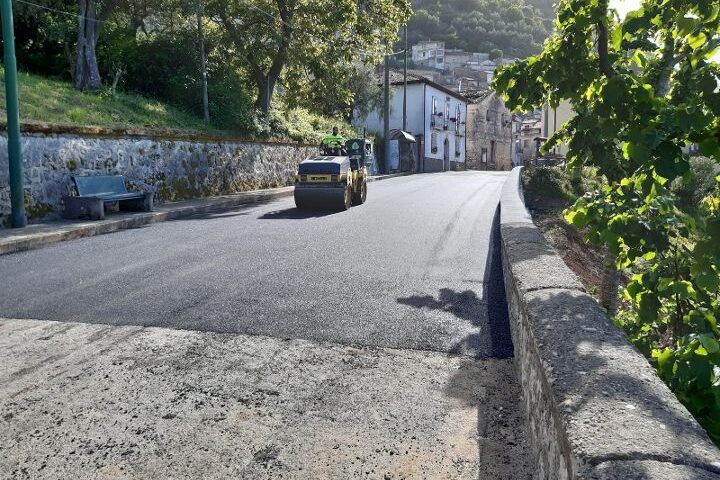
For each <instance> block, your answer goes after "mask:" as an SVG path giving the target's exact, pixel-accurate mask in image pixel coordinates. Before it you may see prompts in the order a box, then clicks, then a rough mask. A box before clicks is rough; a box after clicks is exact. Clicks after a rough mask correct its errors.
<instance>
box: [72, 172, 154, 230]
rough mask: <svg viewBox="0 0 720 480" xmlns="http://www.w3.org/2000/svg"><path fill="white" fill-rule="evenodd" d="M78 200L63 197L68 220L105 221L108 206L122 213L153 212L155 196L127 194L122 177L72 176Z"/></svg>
mask: <svg viewBox="0 0 720 480" xmlns="http://www.w3.org/2000/svg"><path fill="white" fill-rule="evenodd" d="M72 179H73V182H74V183H75V189H76V190H77V196H66V197H63V203H64V204H65V209H64V214H63V216H64V217H65V218H69V219H76V218H89V219H90V220H102V219H104V218H105V206H106V205H107V204H117V205H118V206H119V208H120V210H123V211H134V212H137V211H140V212H151V211H152V209H153V194H152V193H149V192H128V191H127V188H125V177H123V176H122V175H96V176H91V177H81V176H73V177H72Z"/></svg>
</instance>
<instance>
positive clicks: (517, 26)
mask: <svg viewBox="0 0 720 480" xmlns="http://www.w3.org/2000/svg"><path fill="white" fill-rule="evenodd" d="M413 9H414V10H415V14H414V15H413V17H412V18H411V19H410V23H409V26H408V40H409V42H410V43H411V44H415V43H417V42H419V41H423V40H438V41H440V40H442V41H444V42H445V46H446V48H459V49H462V50H466V51H475V52H477V51H479V52H490V51H491V50H494V49H499V50H502V51H503V52H504V53H505V56H506V57H518V58H525V57H527V56H529V55H532V54H535V53H537V52H539V51H540V49H541V47H542V42H543V41H544V40H545V39H546V38H547V37H548V36H549V35H550V33H551V31H552V26H553V23H552V19H551V14H552V8H550V9H545V10H541V9H539V8H536V7H535V6H532V5H530V4H529V3H527V2H526V1H525V0H443V1H440V0H414V1H413Z"/></svg>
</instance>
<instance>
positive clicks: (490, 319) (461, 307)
mask: <svg viewBox="0 0 720 480" xmlns="http://www.w3.org/2000/svg"><path fill="white" fill-rule="evenodd" d="M469 253H470V254H472V252H469ZM397 302H398V303H400V304H403V305H408V306H411V307H415V308H418V309H431V310H439V311H443V312H447V313H450V314H452V315H454V316H455V317H457V318H459V319H461V320H464V321H466V322H469V323H470V324H471V325H472V326H473V327H476V329H477V330H478V332H477V333H474V334H472V335H469V336H467V337H465V338H464V339H462V340H461V341H460V342H457V343H456V344H455V345H453V346H452V347H451V348H450V350H449V352H450V353H451V354H454V355H470V356H474V357H476V358H498V359H504V358H511V357H512V356H513V344H512V335H511V332H510V322H509V320H508V308H507V301H506V299H505V283H504V278H503V269H502V257H501V250H500V210H499V208H498V209H497V210H496V212H495V216H494V218H493V222H492V228H491V233H490V243H489V251H488V254H487V260H486V264H485V277H484V278H483V281H482V290H481V292H480V293H479V294H478V292H476V291H474V290H465V291H456V290H453V289H450V288H442V289H440V291H439V293H438V296H437V297H433V296H431V295H424V296H419V295H416V296H411V297H403V298H398V299H397Z"/></svg>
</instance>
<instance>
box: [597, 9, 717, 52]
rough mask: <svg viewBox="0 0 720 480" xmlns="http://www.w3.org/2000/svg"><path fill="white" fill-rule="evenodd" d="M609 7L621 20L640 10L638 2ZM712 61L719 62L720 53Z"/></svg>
mask: <svg viewBox="0 0 720 480" xmlns="http://www.w3.org/2000/svg"><path fill="white" fill-rule="evenodd" d="M610 7H611V8H614V9H616V10H617V11H618V13H619V14H620V17H621V18H623V17H625V15H627V13H628V12H631V11H633V10H637V9H638V8H640V0H610ZM714 60H715V61H716V62H720V52H718V54H717V55H715V58H714Z"/></svg>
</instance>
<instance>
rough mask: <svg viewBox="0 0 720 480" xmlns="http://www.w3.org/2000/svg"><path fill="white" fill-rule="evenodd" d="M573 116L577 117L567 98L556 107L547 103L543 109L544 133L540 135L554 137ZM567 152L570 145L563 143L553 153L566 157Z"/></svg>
mask: <svg viewBox="0 0 720 480" xmlns="http://www.w3.org/2000/svg"><path fill="white" fill-rule="evenodd" d="M573 117H575V112H574V111H573V109H572V106H571V105H570V102H568V101H567V100H564V101H562V102H560V105H558V106H557V107H556V108H552V107H550V106H548V105H545V107H544V108H543V110H542V133H541V135H540V136H541V137H544V138H550V137H552V136H553V135H554V134H555V132H557V131H558V130H560V128H561V127H562V126H563V125H564V124H565V123H566V122H568V121H569V120H571V119H572V118H573ZM567 152H568V147H567V145H565V144H564V143H563V144H560V145H558V146H557V147H555V148H554V149H553V150H552V152H551V153H552V154H553V155H559V156H562V157H564V156H565V155H567Z"/></svg>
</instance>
